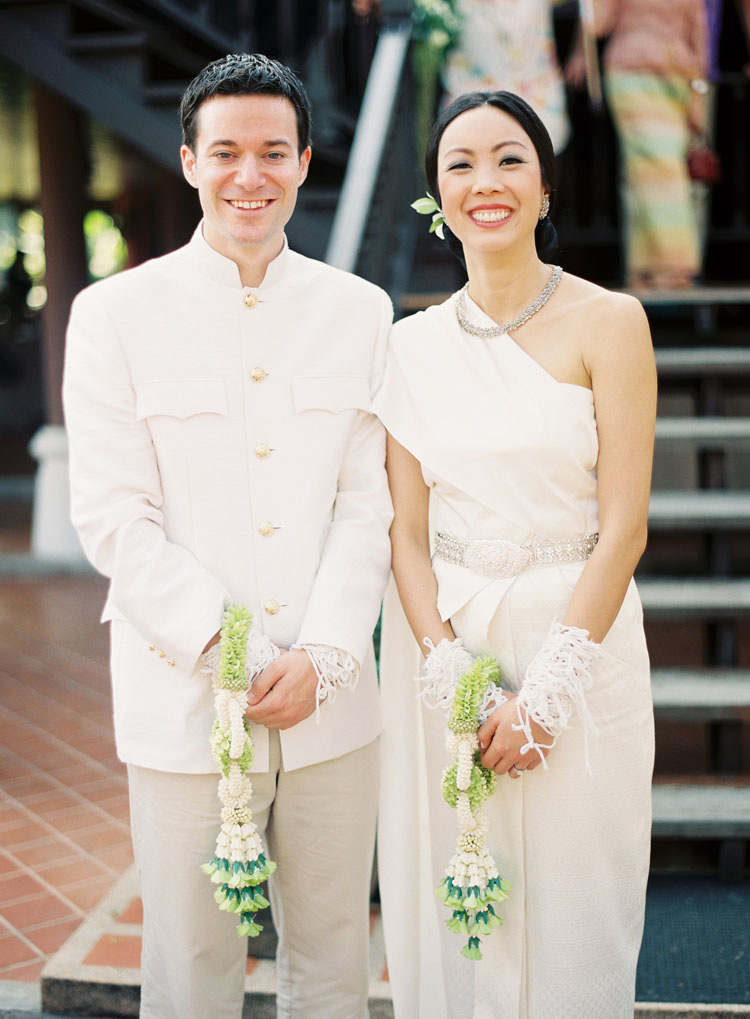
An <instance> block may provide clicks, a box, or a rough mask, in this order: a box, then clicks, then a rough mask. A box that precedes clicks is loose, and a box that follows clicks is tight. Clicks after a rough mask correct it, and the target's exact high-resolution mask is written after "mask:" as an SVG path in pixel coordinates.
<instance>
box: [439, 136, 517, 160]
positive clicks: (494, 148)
mask: <svg viewBox="0 0 750 1019" xmlns="http://www.w3.org/2000/svg"><path fill="white" fill-rule="evenodd" d="M506 145H521V146H523V148H525V149H526V148H528V145H527V144H526V142H522V141H521V139H520V138H509V139H508V140H507V141H504V142H498V143H497V145H493V146H492V150H491V151H492V152H497V150H498V149H502V148H504V147H505V146H506ZM451 152H465V153H466V154H467V155H473V154H474V149H465V148H461V147H460V146H456V147H454V148H452V149H448V150H447V151H446V152H445V153H444V155H446V156H448V155H450V153H451Z"/></svg>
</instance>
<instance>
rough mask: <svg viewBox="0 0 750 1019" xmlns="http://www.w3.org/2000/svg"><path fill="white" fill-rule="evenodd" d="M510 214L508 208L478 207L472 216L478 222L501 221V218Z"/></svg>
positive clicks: (505, 217)
mask: <svg viewBox="0 0 750 1019" xmlns="http://www.w3.org/2000/svg"><path fill="white" fill-rule="evenodd" d="M508 216H510V211H509V210H508V209H477V210H476V211H475V212H472V213H471V218H472V219H475V220H476V221H477V222H478V223H499V222H500V220H501V219H507V218H508Z"/></svg>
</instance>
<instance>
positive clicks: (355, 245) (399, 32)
mask: <svg viewBox="0 0 750 1019" xmlns="http://www.w3.org/2000/svg"><path fill="white" fill-rule="evenodd" d="M410 35H411V26H410V23H409V21H408V19H406V18H400V19H398V20H395V21H394V22H392V23H390V24H386V26H385V27H384V28H383V29H382V30H381V33H380V37H379V39H378V43H377V46H376V49H375V55H374V57H373V61H372V65H371V67H370V73H369V75H368V78H367V85H366V87H365V93H364V97H363V100H362V106H361V109H360V114H359V118H358V120H357V127H356V130H355V133H354V140H353V143H352V148H351V152H350V155H349V159H348V162H347V166H346V173H345V176H344V183H343V186H342V189H341V195H340V198H339V201H338V204H337V207H336V214H335V216H334V221H333V226H332V228H331V234H330V238H329V242H328V247H327V250H326V255H325V260H326V262H328V263H329V264H330V265H334V266H336V267H338V268H340V269H345V270H347V271H349V272H354V271H359V273H360V275H362V276H365V278H367V279H370V280H372V281H373V282H375V283H378V284H379V285H381V286H383V287H384V288H385V289H386V290H388V291H389V292H391V296H393V288H394V285H395V280H396V278H397V275H402V278H403V274H401V273H398V274H397V273H396V271H395V267H396V265H397V264H398V256H399V251H400V249H401V244H400V243H397V244H396V246H395V248H394V246H393V244H390V243H388V238H390V239H391V240H393V232H394V229H395V230H396V231H398V216H394V215H392V214H391V210H392V206H393V202H394V201H396V202H397V203H398V205H399V206H401V205H403V216H404V218H405V217H406V215H407V214H408V203H409V201H411V200H412V198H413V196H411V190H412V186H411V180H412V179H413V177H414V174H413V172H412V171H413V167H414V159H413V152H412V146H411V134H412V128H411V118H410V116H409V114H408V109H407V106H406V102H407V99H406V97H407V94H408V87H407V81H406V79H407V53H408V50H409V39H410ZM391 146H392V147H393V148H394V149H396V150H398V151H399V152H405V153H406V154H407V155H406V158H407V165H406V166H403V165H402V166H401V167H400V172H398V171H397V172H395V173H393V174H385V173H384V169H385V165H386V163H387V162H390V161H389V160H387V159H386V150H387V148H389V147H391ZM394 169H396V168H395V167H394ZM385 176H387V177H388V180H387V181H386V180H384V177H385ZM410 196H411V197H410ZM375 206H379V207H380V212H381V214H380V215H379V216H377V217H376V216H373V215H372V212H373V209H374V207H375ZM376 220H377V222H375V221H376ZM366 236H367V244H366V245H365V238H366ZM365 248H366V250H365Z"/></svg>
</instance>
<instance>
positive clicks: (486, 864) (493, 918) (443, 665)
mask: <svg viewBox="0 0 750 1019" xmlns="http://www.w3.org/2000/svg"><path fill="white" fill-rule="evenodd" d="M425 644H426V645H427V646H428V647H429V648H430V649H431V650H430V654H429V655H428V657H427V662H426V664H425V672H424V679H425V680H426V684H425V687H424V690H423V693H422V695H423V697H424V699H425V700H426V701H427V702H428V703H431V704H433V705H436V706H438V705H439V706H442V707H447V706H448V704H450V715H449V717H448V722H447V727H446V730H445V743H446V747H447V749H448V753H449V754H450V755H451V757H452V758H453V763H452V764H450V765H449V766H448V767H447V768H446V769H445V771H444V773H443V782H442V785H443V799H444V800H445V801H446V803H447V804H448V805H449V806H451V807H455V809H456V811H457V821H458V835H457V839H456V852H455V854H454V856H453V858H452V859H451V861H450V863H449V864H448V867H447V869H446V872H445V877H444V878H443V880H442V881H441V882H440V884H439V885H438V887H437V889H436V894H437V896H438V898H440V899H441V900H442V902H443V903H444V904H445V905H446V906H447V907H448V908H449V909H450V910H451V915H450V917H449V918H448V919H447V920H446V925H447V927H448V929H449V930H451V931H453V932H454V933H455V934H462V935H467V936H468V942H467V944H466V945H465V946H464V947H463V949H462V950H461V954H462V955H463V956H465V957H466V958H467V959H472V960H477V961H478V960H479V959H481V958H482V952H481V950H480V938H481V937H482V936H486V935H487V934H491V933H492V931H493V930H494V929H495V928H496V927H499V926H500V925H501V923H502V920H501V919H500V917H499V916H498V915H497V913H496V912H495V906H494V904H495V903H498V902H502V901H503V899H506V898H507V897H508V890H509V888H510V882H508V881H507V880H506V879H504V878H501V877H500V875H499V873H498V870H497V867H496V865H495V861H494V860H493V858H492V856H491V854H490V852H489V850H488V849H487V844H486V836H487V818H486V817H485V813H484V807H483V804H484V801H485V800H486V799H487V798H488V797H490V796H491V795H492V793H493V792H494V791H495V787H496V785H497V776H496V775H495V773H494V772H493V771H490V770H489V769H487V768H485V767H484V766H483V765H482V762H481V759H480V752H479V741H478V739H477V729H478V728H479V726H480V724H481V723H482V722H483V721H484V719H485V718H486V717H487V715H488V714H489V713H490V711H491V710H494V708H495V707H496V706H497V705H499V704H501V703H502V702H503V701H504V700H505V695H504V694H503V692H502V690H501V688H500V668H499V666H498V664H497V662H496V661H495V660H494V658H491V657H489V656H488V655H481V656H480V657H479V658H475V659H472V657H471V655H470V654H469V653H468V651H467V650H466V649H465V648H464V646H463V644H462V642H461V641H460V640H455V641H448V640H447V639H444V640H442V641H441V642H440V643H439V644H438V645H437V647H435V646H434V645H433V644H432V642H431V641H429V640H426V641H425Z"/></svg>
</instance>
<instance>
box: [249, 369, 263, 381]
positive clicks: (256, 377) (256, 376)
mask: <svg viewBox="0 0 750 1019" xmlns="http://www.w3.org/2000/svg"><path fill="white" fill-rule="evenodd" d="M266 374H267V373H266V371H265V370H264V369H263V368H253V370H252V372H251V374H250V378H251V379H252V380H253V382H262V381H263V379H264V378H265V377H266Z"/></svg>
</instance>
